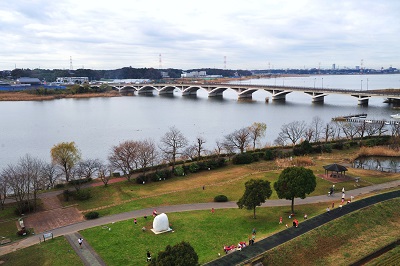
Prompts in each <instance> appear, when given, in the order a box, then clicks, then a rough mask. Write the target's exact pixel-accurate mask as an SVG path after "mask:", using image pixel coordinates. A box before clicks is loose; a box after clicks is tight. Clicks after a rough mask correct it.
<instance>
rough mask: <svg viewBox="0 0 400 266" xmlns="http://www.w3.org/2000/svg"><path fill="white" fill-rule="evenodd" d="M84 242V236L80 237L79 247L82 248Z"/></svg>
mask: <svg viewBox="0 0 400 266" xmlns="http://www.w3.org/2000/svg"><path fill="white" fill-rule="evenodd" d="M82 243H83V238H82V237H80V238H78V244H79V248H82Z"/></svg>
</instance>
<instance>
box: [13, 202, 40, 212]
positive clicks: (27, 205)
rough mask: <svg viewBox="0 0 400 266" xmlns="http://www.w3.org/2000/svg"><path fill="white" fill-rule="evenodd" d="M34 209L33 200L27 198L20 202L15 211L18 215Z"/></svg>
mask: <svg viewBox="0 0 400 266" xmlns="http://www.w3.org/2000/svg"><path fill="white" fill-rule="evenodd" d="M33 210H35V206H34V204H33V202H31V201H27V200H25V201H23V202H20V203H18V206H17V208H15V211H14V213H15V214H16V215H21V214H23V213H29V212H31V211H33Z"/></svg>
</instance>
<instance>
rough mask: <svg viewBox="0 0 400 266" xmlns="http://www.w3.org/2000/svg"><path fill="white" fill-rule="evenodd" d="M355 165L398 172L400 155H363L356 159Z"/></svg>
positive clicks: (399, 170) (356, 166)
mask: <svg viewBox="0 0 400 266" xmlns="http://www.w3.org/2000/svg"><path fill="white" fill-rule="evenodd" d="M353 167H354V168H362V169H369V170H379V171H382V172H393V173H397V172H400V157H380V156H370V157H361V158H358V159H356V160H354V162H353Z"/></svg>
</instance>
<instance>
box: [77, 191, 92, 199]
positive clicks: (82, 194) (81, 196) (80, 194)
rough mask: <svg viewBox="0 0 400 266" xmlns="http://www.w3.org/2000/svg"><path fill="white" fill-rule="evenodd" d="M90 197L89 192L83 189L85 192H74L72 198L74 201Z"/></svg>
mask: <svg viewBox="0 0 400 266" xmlns="http://www.w3.org/2000/svg"><path fill="white" fill-rule="evenodd" d="M91 197H92V196H91V195H90V190H88V189H85V190H78V191H76V192H75V194H74V198H75V199H76V200H88V199H90V198H91Z"/></svg>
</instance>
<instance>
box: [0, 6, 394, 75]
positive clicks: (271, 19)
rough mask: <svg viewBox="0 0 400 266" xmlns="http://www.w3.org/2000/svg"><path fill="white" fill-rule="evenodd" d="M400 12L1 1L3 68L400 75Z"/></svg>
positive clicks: (388, 8)
mask: <svg viewBox="0 0 400 266" xmlns="http://www.w3.org/2000/svg"><path fill="white" fill-rule="evenodd" d="M399 14H400V1H398V0H380V1H376V0H363V1H359V0H329V1H327V0H310V1H307V0H292V1H290V0H279V1H278V0H247V1H243V0H229V1H228V0H225V1H222V0H213V1H211V0H202V1H182V0H168V1H166V0H113V1H104V0H56V1H54V0H13V1H8V0H0V70H5V69H8V70H12V69H14V68H30V69H35V68H41V69H70V66H71V61H72V68H73V69H78V68H90V69H98V70H100V69H104V70H106V69H117V68H122V67H128V66H131V67H133V68H142V67H147V68H150V67H152V68H164V69H166V68H178V69H184V70H185V69H193V68H221V69H223V68H226V69H243V70H254V69H274V68H301V69H303V68H306V69H309V68H318V67H320V68H321V69H329V68H332V64H336V67H339V68H342V67H349V68H354V67H355V66H363V67H365V68H375V69H378V68H381V67H383V68H388V67H390V66H392V67H397V68H400V52H399V51H400V44H399V38H400V15H399ZM71 59H72V60H71Z"/></svg>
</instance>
